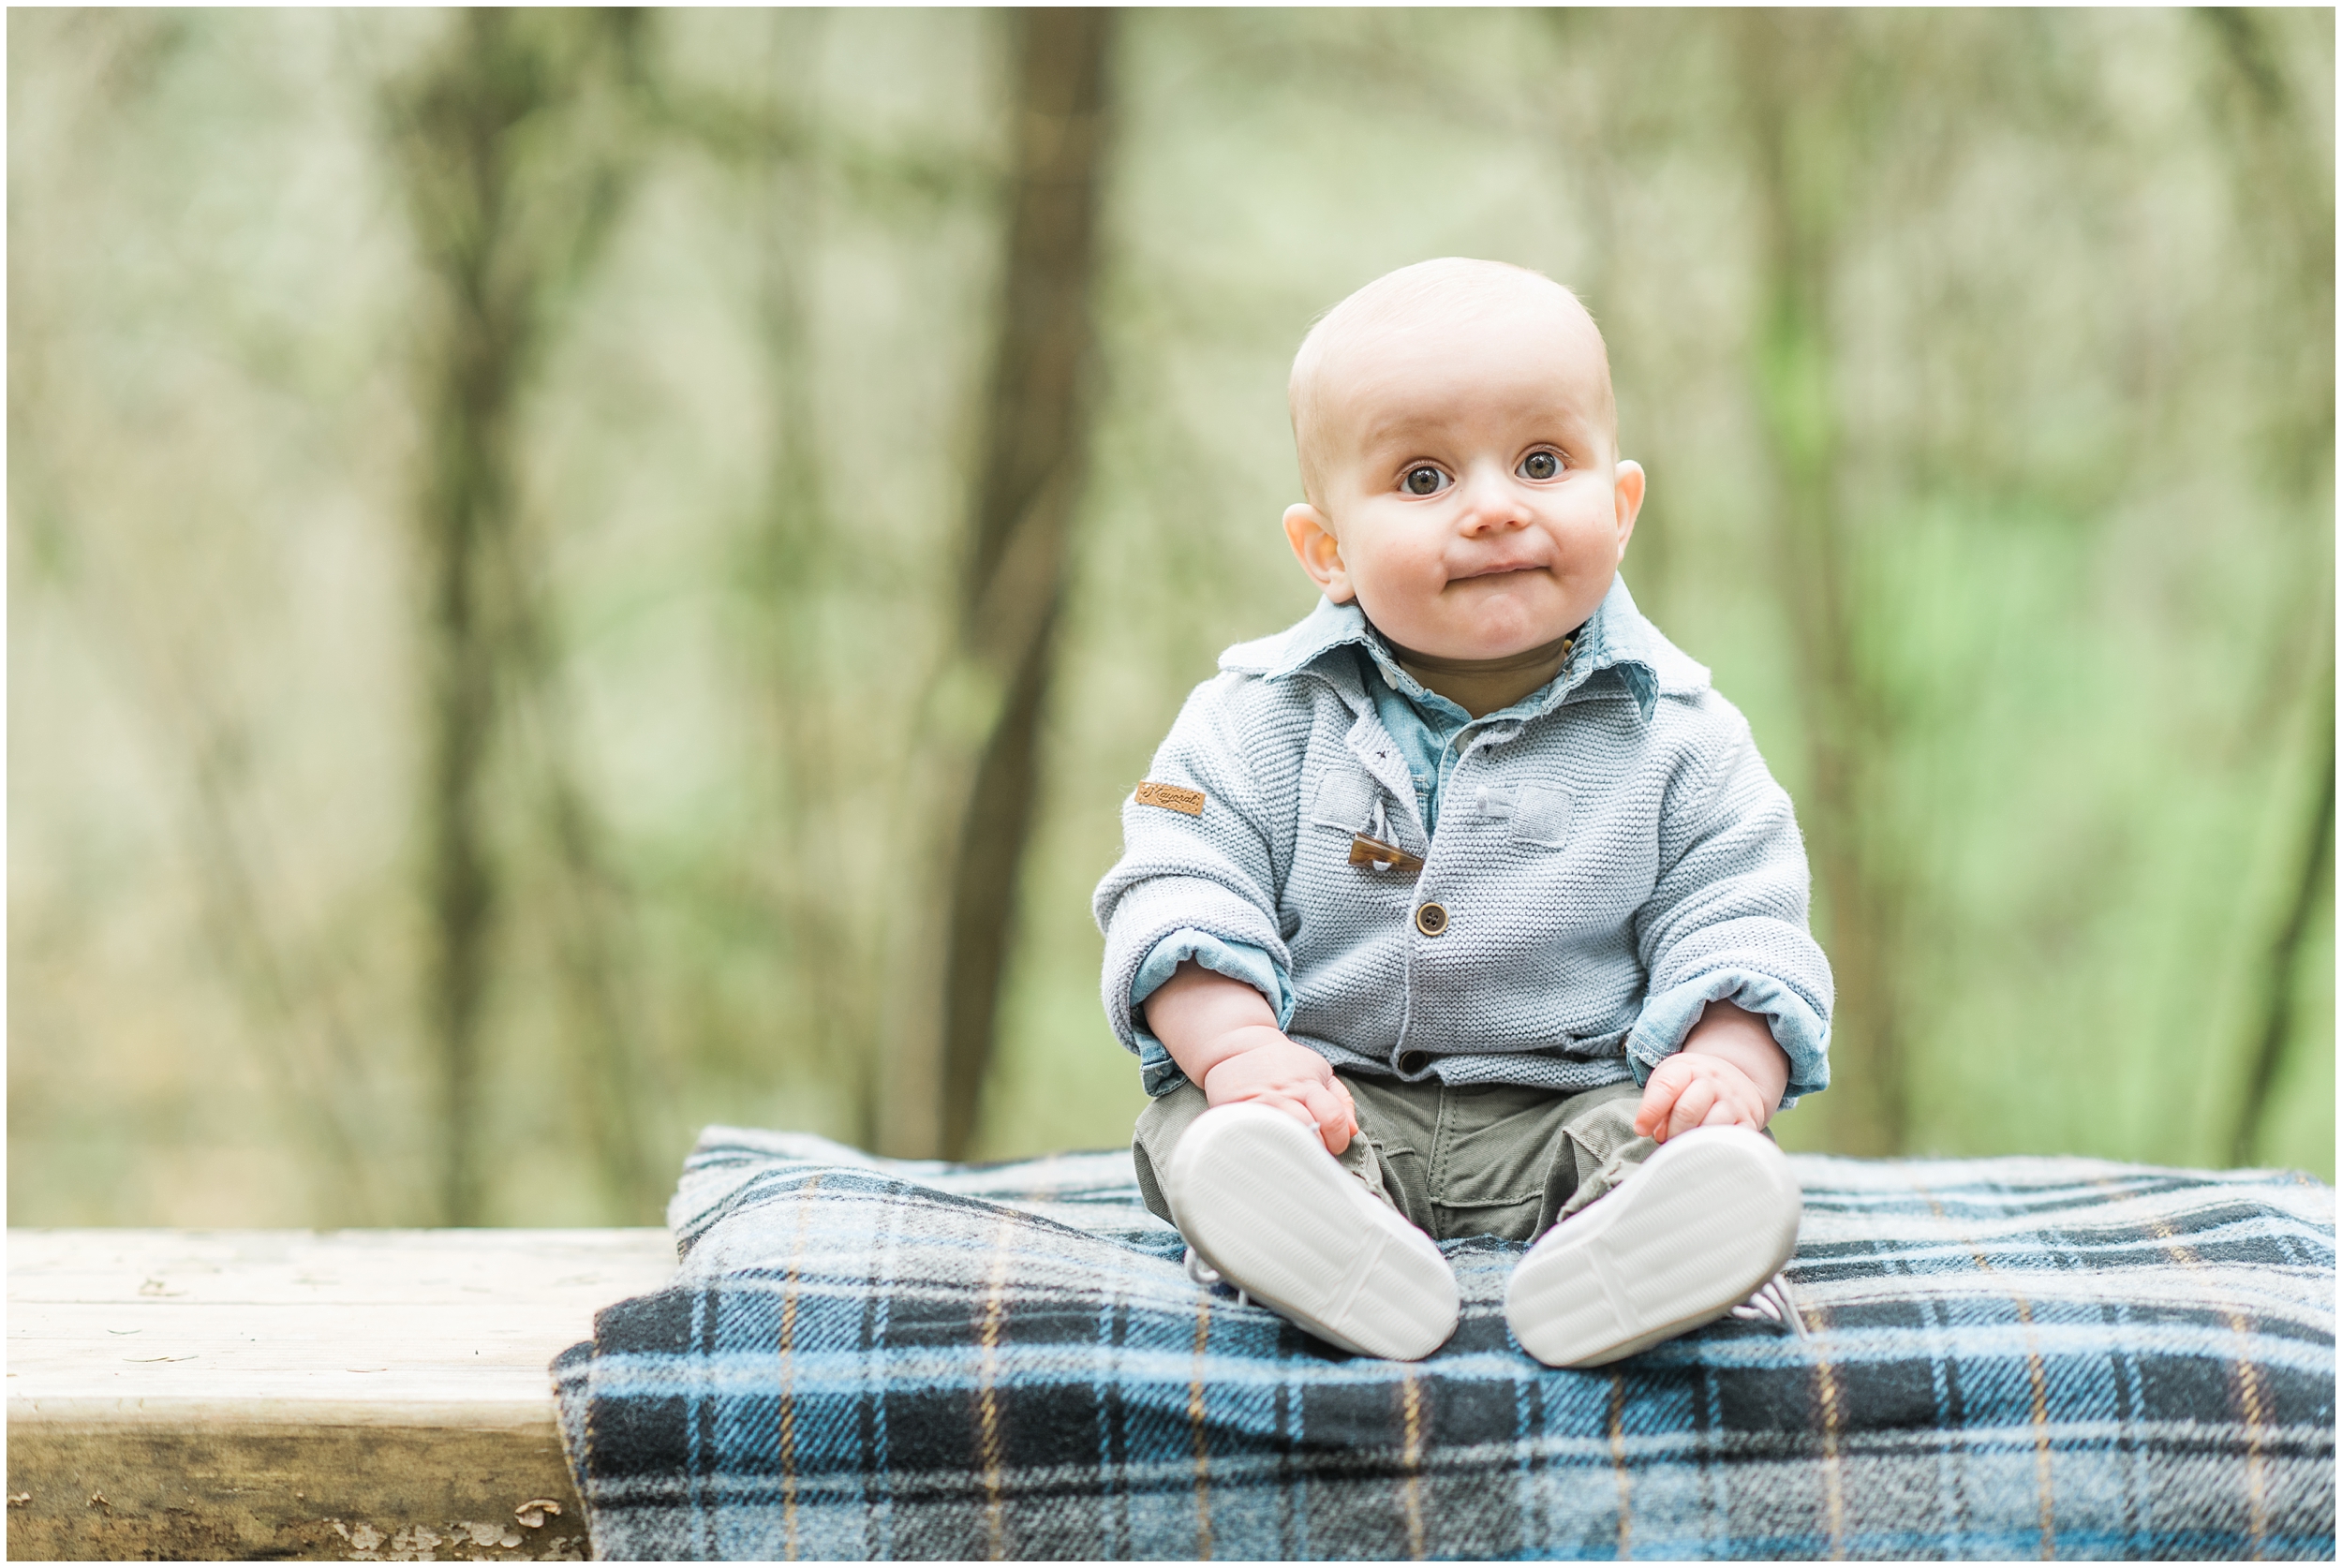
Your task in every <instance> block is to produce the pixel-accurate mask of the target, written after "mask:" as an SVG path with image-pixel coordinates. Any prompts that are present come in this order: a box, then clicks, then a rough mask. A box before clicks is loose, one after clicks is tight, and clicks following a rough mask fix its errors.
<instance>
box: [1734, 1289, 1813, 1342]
mask: <svg viewBox="0 0 2342 1568" xmlns="http://www.w3.org/2000/svg"><path fill="white" fill-rule="evenodd" d="M1727 1315H1728V1316H1731V1317H1735V1318H1740V1319H1742V1320H1743V1321H1745V1322H1750V1323H1769V1324H1772V1325H1773V1326H1774V1327H1776V1328H1779V1329H1781V1330H1782V1331H1783V1332H1784V1333H1787V1334H1791V1335H1794V1336H1796V1337H1797V1338H1798V1339H1804V1338H1805V1315H1804V1314H1803V1313H1802V1312H1800V1311H1799V1310H1798V1309H1797V1305H1796V1303H1794V1302H1792V1301H1791V1300H1790V1299H1789V1281H1788V1277H1787V1276H1786V1275H1782V1274H1776V1275H1774V1276H1773V1277H1772V1278H1771V1279H1770V1280H1766V1281H1765V1282H1764V1283H1763V1284H1761V1285H1759V1286H1757V1287H1756V1294H1754V1295H1752V1296H1750V1297H1749V1298H1748V1299H1747V1300H1746V1301H1743V1302H1742V1303H1741V1304H1740V1305H1739V1306H1738V1307H1735V1308H1733V1309H1732V1310H1731V1311H1730V1313H1728V1314H1727Z"/></svg>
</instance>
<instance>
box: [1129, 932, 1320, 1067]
mask: <svg viewBox="0 0 2342 1568" xmlns="http://www.w3.org/2000/svg"><path fill="white" fill-rule="evenodd" d="M1190 958H1193V959H1194V960H1195V962H1197V963H1199V964H1201V965H1203V966H1204V968H1206V969H1209V970H1211V971H1212V972H1213V973H1214V974H1224V975H1226V976H1227V977H1228V978H1229V979H1230V980H1240V981H1242V982H1244V984H1247V985H1250V986H1251V987H1252V988H1253V990H1255V991H1258V992H1259V993H1260V994H1261V998H1262V999H1263V1000H1265V1001H1267V1003H1268V1005H1269V1006H1270V1007H1271V1008H1273V1009H1275V1011H1276V1013H1277V1027H1278V1028H1284V1027H1285V1025H1287V1024H1288V1023H1291V1022H1292V1021H1293V984H1292V983H1291V982H1290V981H1288V980H1287V979H1286V978H1285V972H1284V971H1283V970H1282V969H1279V968H1278V967H1277V964H1276V961H1275V960H1274V959H1272V958H1270V957H1269V956H1268V954H1267V953H1266V952H1264V951H1262V950H1261V949H1259V948H1257V947H1254V946H1253V944H1252V943H1250V942H1230V941H1223V940H1221V939H1219V938H1218V937H1215V936H1213V935H1211V934H1210V933H1209V932H1208V931H1196V930H1192V929H1191V930H1180V931H1174V932H1172V933H1171V934H1170V935H1169V936H1167V937H1165V938H1164V939H1163V940H1161V941H1159V942H1157V943H1156V944H1155V945H1154V946H1153V947H1152V948H1151V949H1150V950H1149V952H1148V954H1147V956H1146V958H1145V959H1144V960H1143V961H1141V963H1140V964H1139V966H1138V973H1137V974H1135V975H1134V976H1132V977H1131V1034H1132V1037H1133V1038H1134V1041H1135V1042H1136V1043H1137V1045H1138V1072H1139V1081H1140V1082H1141V1083H1142V1084H1143V1085H1144V1086H1145V1087H1146V1089H1147V1092H1148V1093H1149V1094H1164V1093H1167V1092H1169V1091H1170V1090H1171V1089H1173V1088H1176V1087H1178V1085H1179V1084H1180V1083H1182V1082H1184V1081H1185V1078H1186V1074H1184V1073H1182V1072H1180V1071H1179V1064H1178V1062H1176V1061H1173V1060H1172V1059H1171V1053H1170V1051H1169V1050H1168V1049H1166V1048H1165V1047H1164V1043H1163V1042H1162V1041H1160V1040H1157V1039H1156V1038H1155V1037H1154V1035H1153V1034H1152V1033H1150V1032H1149V1030H1148V1028H1147V1027H1146V1026H1145V1025H1144V1024H1142V1023H1140V1022H1139V1020H1140V1019H1141V1018H1143V1017H1145V1016H1146V1014H1145V1013H1142V1012H1140V1011H1139V1009H1140V1007H1141V1005H1142V1004H1144V1003H1145V1001H1146V1000H1147V998H1149V997H1150V996H1152V995H1154V994H1155V992H1157V991H1158V990H1161V989H1162V988H1163V984H1164V982H1165V981H1167V980H1169V979H1170V978H1171V976H1172V975H1173V974H1175V973H1177V972H1178V967H1179V966H1180V964H1182V963H1184V962H1185V961H1187V960H1188V959H1190Z"/></svg>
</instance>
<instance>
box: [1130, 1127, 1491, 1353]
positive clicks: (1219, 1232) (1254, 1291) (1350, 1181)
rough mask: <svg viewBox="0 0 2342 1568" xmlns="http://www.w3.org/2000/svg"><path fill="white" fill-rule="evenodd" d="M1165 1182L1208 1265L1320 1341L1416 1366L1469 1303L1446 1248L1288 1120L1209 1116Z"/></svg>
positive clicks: (1184, 1231) (1182, 1144)
mask: <svg viewBox="0 0 2342 1568" xmlns="http://www.w3.org/2000/svg"><path fill="white" fill-rule="evenodd" d="M1164 1189H1165V1191H1164V1196H1166V1197H1167V1198H1169V1199H1170V1201H1171V1213H1172V1216H1173V1217H1174V1218H1175V1219H1176V1220H1178V1226H1179V1234H1180V1235H1184V1236H1185V1237H1187V1241H1188V1245H1189V1246H1191V1247H1193V1249H1194V1250H1196V1251H1197V1252H1199V1253H1201V1254H1202V1255H1203V1258H1204V1261H1205V1262H1206V1263H1208V1264H1209V1265H1211V1266H1212V1267H1213V1268H1215V1269H1217V1270H1218V1271H1219V1272H1220V1275H1221V1277H1222V1278H1223V1279H1224V1280H1227V1282H1228V1283H1230V1284H1231V1285H1234V1286H1236V1287H1237V1288H1238V1289H1239V1290H1241V1291H1244V1292H1246V1293H1248V1294H1251V1295H1253V1296H1254V1297H1257V1298H1258V1299H1259V1301H1260V1302H1261V1304H1262V1305H1264V1306H1267V1307H1271V1308H1274V1309H1276V1310H1277V1312H1278V1314H1279V1315H1280V1316H1282V1317H1284V1318H1287V1319H1289V1320H1290V1321H1292V1322H1293V1323H1295V1324H1299V1325H1300V1326H1301V1327H1303V1328H1305V1329H1307V1330H1309V1332H1311V1333H1312V1334H1314V1335H1316V1336H1317V1337H1318V1338H1319V1339H1327V1340H1331V1341H1332V1342H1333V1343H1335V1344H1337V1345H1340V1346H1341V1348H1342V1349H1344V1350H1350V1351H1356V1352H1357V1353H1358V1354H1361V1355H1383V1356H1388V1357H1390V1358H1391V1359H1393V1360H1395V1361H1415V1360H1418V1359H1420V1358H1422V1357H1423V1356H1427V1355H1429V1354H1431V1353H1432V1352H1433V1351H1435V1350H1437V1349H1439V1347H1440V1346H1441V1345H1443V1344H1445V1342H1446V1340H1447V1337H1448V1336H1449V1335H1450V1334H1453V1333H1454V1332H1455V1331H1456V1318H1457V1313H1458V1311H1459V1309H1460V1307H1461V1305H1462V1303H1461V1300H1460V1296H1459V1294H1458V1292H1457V1289H1456V1276H1455V1274H1454V1272H1453V1271H1452V1270H1450V1269H1449V1268H1448V1266H1447V1260H1446V1259H1445V1258H1444V1257H1442V1256H1441V1255H1440V1250H1439V1248H1438V1247H1437V1246H1436V1245H1435V1244H1434V1243H1433V1242H1432V1240H1431V1238H1430V1236H1428V1235H1424V1234H1423V1233H1422V1232H1421V1231H1419V1230H1417V1229H1416V1227H1415V1226H1413V1225H1411V1224H1409V1223H1407V1221H1406V1220H1405V1218H1404V1217H1403V1216H1401V1214H1400V1213H1399V1211H1398V1210H1396V1209H1394V1208H1392V1207H1391V1206H1389V1205H1388V1204H1386V1203H1384V1202H1382V1201H1381V1200H1380V1199H1378V1198H1376V1197H1375V1196H1374V1195H1373V1194H1372V1193H1371V1192H1370V1191H1367V1190H1366V1186H1365V1184H1364V1183H1362V1182H1360V1181H1359V1180H1358V1179H1357V1177H1356V1176H1352V1175H1351V1174H1350V1173H1349V1172H1347V1171H1345V1170H1343V1169H1342V1168H1341V1165H1340V1164H1339V1163H1338V1162H1336V1161H1335V1160H1334V1157H1333V1156H1332V1155H1330V1154H1327V1152H1326V1146H1325V1145H1324V1144H1322V1143H1320V1142H1319V1141H1318V1139H1317V1135H1316V1134H1315V1133H1313V1132H1311V1131H1310V1130H1309V1129H1308V1128H1306V1127H1304V1126H1302V1125H1301V1123H1300V1122H1299V1121H1297V1120H1296V1119H1295V1118H1294V1117H1291V1116H1290V1115H1288V1114H1286V1113H1285V1112H1283V1111H1279V1110H1272V1109H1271V1108H1269V1107H1268V1106H1266V1105H1248V1104H1235V1105H1218V1106H1214V1107H1213V1108H1212V1109H1210V1110H1208V1111H1206V1112H1205V1113H1204V1114H1203V1115H1202V1116H1200V1117H1196V1118H1195V1120H1194V1122H1193V1124H1191V1125H1190V1126H1189V1128H1188V1130H1187V1132H1185V1133H1184V1134H1183V1135H1182V1136H1181V1137H1180V1139H1179V1146H1178V1148H1177V1149H1176V1150H1174V1151H1173V1153H1172V1156H1171V1168H1170V1170H1168V1171H1167V1172H1165V1173H1164Z"/></svg>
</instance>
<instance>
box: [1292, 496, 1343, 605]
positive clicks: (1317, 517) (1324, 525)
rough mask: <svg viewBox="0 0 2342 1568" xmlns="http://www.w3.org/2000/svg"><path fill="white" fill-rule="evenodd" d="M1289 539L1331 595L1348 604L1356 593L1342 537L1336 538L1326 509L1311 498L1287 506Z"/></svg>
mask: <svg viewBox="0 0 2342 1568" xmlns="http://www.w3.org/2000/svg"><path fill="white" fill-rule="evenodd" d="M1285 542H1286V543H1287V544H1290V545H1292V546H1293V558H1294V559H1295V560H1297V561H1299V562H1300V563H1301V570H1303V571H1306V572H1308V573H1309V574H1310V577H1311V579H1312V581H1313V582H1315V583H1316V584H1317V585H1318V586H1319V587H1321V588H1323V589H1325V590H1326V597H1327V599H1332V600H1333V601H1334V602H1335V603H1336V604H1347V603H1349V602H1350V600H1351V599H1353V598H1354V597H1356V590H1355V589H1353V588H1352V587H1351V586H1350V573H1349V570H1348V569H1347V568H1345V567H1344V566H1343V565H1342V564H1341V540H1337V539H1335V538H1334V530H1333V525H1332V524H1331V523H1329V522H1328V521H1327V517H1326V514H1325V513H1324V512H1322V511H1319V510H1317V509H1316V508H1315V507H1313V506H1312V505H1310V504H1309V502H1307V501H1296V502H1294V503H1293V504H1292V505H1291V506H1289V507H1287V508H1285Z"/></svg>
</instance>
